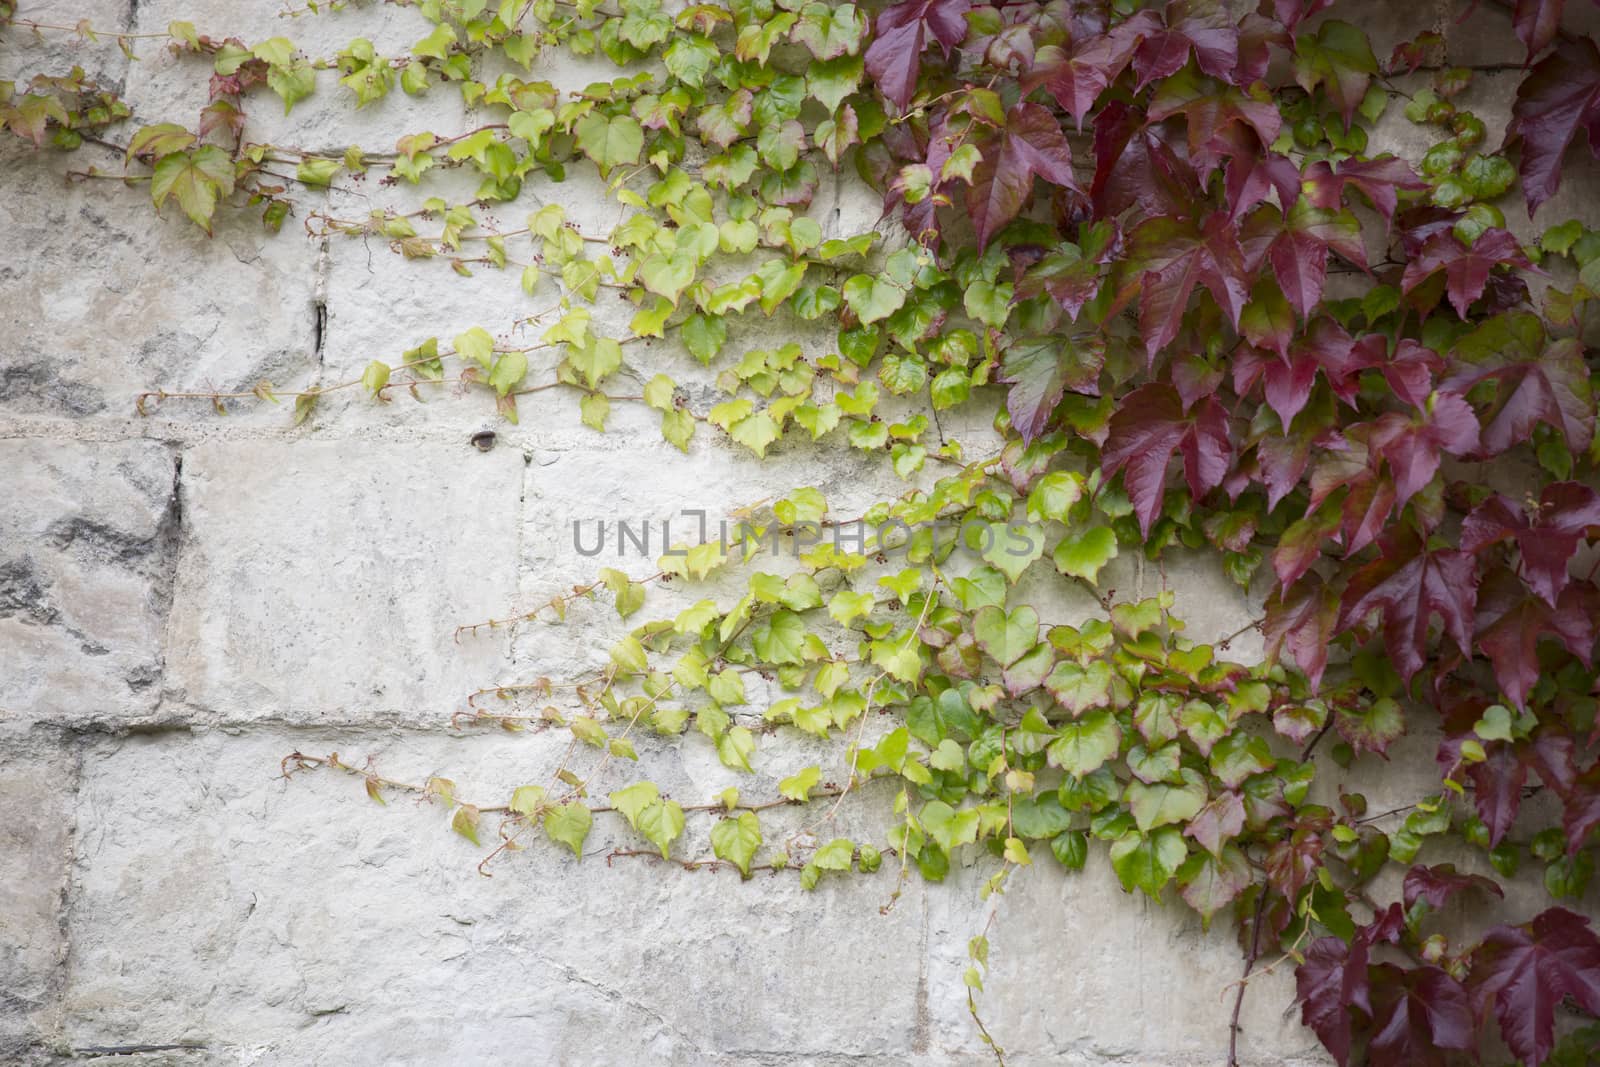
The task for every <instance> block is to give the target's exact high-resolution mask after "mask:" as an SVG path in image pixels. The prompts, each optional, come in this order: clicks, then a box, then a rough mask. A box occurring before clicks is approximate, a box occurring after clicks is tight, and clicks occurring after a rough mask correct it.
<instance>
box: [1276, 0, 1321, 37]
mask: <svg viewBox="0 0 1600 1067" xmlns="http://www.w3.org/2000/svg"><path fill="white" fill-rule="evenodd" d="M1332 3H1333V0H1272V12H1273V14H1274V15H1276V16H1277V18H1278V21H1279V22H1281V23H1283V24H1284V26H1286V27H1288V28H1289V29H1291V30H1292V29H1294V28H1295V27H1296V26H1298V25H1300V23H1302V22H1304V21H1305V20H1306V19H1308V18H1310V17H1311V16H1312V15H1315V14H1316V13H1317V12H1319V11H1321V10H1323V9H1324V8H1326V7H1328V6H1330V5H1331V4H1332Z"/></svg>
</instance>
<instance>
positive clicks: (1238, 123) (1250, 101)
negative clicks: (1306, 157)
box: [1149, 67, 1283, 215]
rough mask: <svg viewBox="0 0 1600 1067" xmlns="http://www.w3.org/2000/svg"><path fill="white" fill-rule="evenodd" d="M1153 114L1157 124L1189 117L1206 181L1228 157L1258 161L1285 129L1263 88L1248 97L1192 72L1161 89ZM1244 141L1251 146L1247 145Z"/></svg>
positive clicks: (1193, 150)
mask: <svg viewBox="0 0 1600 1067" xmlns="http://www.w3.org/2000/svg"><path fill="white" fill-rule="evenodd" d="M1149 115H1150V119H1151V120H1152V121H1154V122H1160V121H1163V120H1165V119H1168V118H1171V117H1172V116H1174V115H1182V116H1183V117H1184V120H1185V122H1184V126H1185V128H1186V129H1187V131H1188V137H1189V158H1190V159H1191V160H1192V161H1193V162H1194V163H1195V165H1196V166H1198V167H1199V168H1200V172H1201V177H1202V179H1203V178H1205V177H1206V176H1207V175H1209V174H1210V173H1211V171H1212V170H1214V169H1215V168H1216V166H1217V165H1218V164H1219V163H1220V162H1221V160H1222V158H1223V157H1224V156H1232V157H1235V158H1237V157H1239V156H1246V157H1251V156H1254V155H1255V154H1256V153H1258V152H1260V151H1261V150H1262V147H1263V146H1265V145H1270V144H1271V143H1272V142H1273V141H1274V140H1276V139H1277V136H1278V130H1279V129H1280V128H1281V127H1282V125H1283V119H1282V117H1281V116H1280V115H1279V114H1278V107H1277V105H1276V104H1274V103H1273V102H1272V98H1271V97H1270V96H1268V95H1267V92H1266V90H1265V89H1264V88H1262V87H1260V86H1257V87H1256V89H1255V91H1254V95H1247V94H1246V93H1244V92H1243V91H1242V90H1240V89H1237V88H1235V87H1233V86H1231V85H1218V84H1217V83H1216V82H1214V81H1211V80H1210V79H1202V78H1201V77H1199V76H1198V75H1196V74H1195V73H1194V71H1193V68H1187V67H1186V68H1184V69H1183V70H1181V71H1179V72H1178V73H1177V74H1174V75H1173V76H1172V77H1170V78H1167V79H1166V80H1165V81H1163V82H1162V83H1161V85H1160V86H1159V87H1158V88H1157V89H1156V91H1155V95H1154V96H1152V97H1151V98H1150V111H1149ZM1243 130H1249V131H1251V134H1253V135H1254V137H1255V138H1257V139H1258V142H1259V143H1252V142H1250V134H1244V135H1242V137H1241V136H1240V131H1243ZM1241 140H1242V141H1243V142H1245V143H1244V145H1242V146H1241V144H1240V142H1241ZM1241 147H1242V148H1243V149H1245V150H1241ZM1234 214H1235V215H1237V209H1235V211H1234Z"/></svg>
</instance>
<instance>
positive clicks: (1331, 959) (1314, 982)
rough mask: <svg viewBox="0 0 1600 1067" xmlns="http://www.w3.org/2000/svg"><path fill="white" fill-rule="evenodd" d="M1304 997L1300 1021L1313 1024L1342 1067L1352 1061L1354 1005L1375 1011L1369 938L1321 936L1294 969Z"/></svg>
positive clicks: (1325, 1045)
mask: <svg viewBox="0 0 1600 1067" xmlns="http://www.w3.org/2000/svg"><path fill="white" fill-rule="evenodd" d="M1294 981H1295V989H1296V991H1297V992H1298V994H1299V998H1300V1021H1301V1022H1302V1023H1303V1024H1305V1025H1306V1026H1309V1027H1310V1028H1311V1029H1312V1031H1313V1032H1314V1033H1315V1034H1316V1035H1317V1038H1318V1040H1320V1041H1321V1042H1322V1044H1323V1046H1324V1047H1326V1048H1327V1050H1328V1052H1329V1053H1330V1054H1332V1056H1333V1058H1334V1060H1335V1061H1336V1062H1337V1063H1338V1064H1339V1067H1344V1065H1345V1064H1346V1063H1348V1062H1349V1061H1350V1041H1351V1035H1350V1024H1351V1016H1350V1009H1351V1008H1359V1009H1360V1010H1362V1011H1364V1012H1366V1013H1367V1014H1368V1015H1371V1014H1372V999H1371V987H1370V985H1369V984H1368V982H1367V941H1366V939H1365V938H1363V937H1357V938H1356V939H1355V941H1354V943H1352V944H1349V945H1347V944H1345V943H1344V942H1343V941H1342V940H1340V939H1339V938H1337V937H1320V938H1318V939H1317V940H1315V941H1313V942H1311V947H1310V948H1308V949H1306V956H1305V962H1304V963H1302V964H1300V965H1299V966H1298V967H1296V968H1295V970H1294Z"/></svg>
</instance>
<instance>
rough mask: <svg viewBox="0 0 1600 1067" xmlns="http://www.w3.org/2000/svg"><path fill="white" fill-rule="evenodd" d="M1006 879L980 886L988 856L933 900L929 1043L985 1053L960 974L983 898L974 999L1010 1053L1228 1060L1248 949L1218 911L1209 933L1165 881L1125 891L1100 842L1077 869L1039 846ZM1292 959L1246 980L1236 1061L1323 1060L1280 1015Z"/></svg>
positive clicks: (1027, 1058)
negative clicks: (1156, 892) (1159, 887)
mask: <svg viewBox="0 0 1600 1067" xmlns="http://www.w3.org/2000/svg"><path fill="white" fill-rule="evenodd" d="M1036 851H1037V853H1038V855H1037V857H1036V858H1035V860H1034V864H1033V866H1032V867H1030V868H1028V869H1026V870H1020V871H1017V872H1016V873H1014V874H1013V875H1012V878H1011V880H1010V882H1009V884H1008V888H1007V890H1006V892H1005V893H1004V894H1003V895H1001V896H997V897H991V898H990V900H989V901H988V902H985V901H982V900H980V899H979V889H980V888H981V887H982V884H983V883H984V881H986V880H987V879H988V877H989V875H990V874H992V873H993V870H992V867H991V866H990V865H988V864H983V863H980V864H977V865H975V866H971V867H966V868H963V869H961V870H960V871H952V872H951V876H950V879H949V881H948V882H947V883H946V884H945V885H943V886H940V887H937V888H935V889H932V890H930V891H929V892H928V894H927V900H928V913H929V921H928V945H929V954H930V958H931V967H930V970H929V976H928V977H929V986H930V989H931V990H932V995H931V996H930V998H929V1009H930V1014H931V1016H932V1018H933V1019H934V1020H935V1024H934V1025H935V1029H934V1034H935V1042H936V1043H937V1045H938V1046H939V1047H940V1048H942V1049H943V1050H945V1051H946V1052H947V1053H949V1054H959V1055H965V1056H967V1057H970V1059H969V1060H968V1062H973V1063H976V1062H979V1061H981V1059H982V1057H983V1055H984V1053H985V1050H984V1047H983V1045H982V1044H981V1043H980V1041H979V1037H978V1034H977V1031H976V1028H975V1027H974V1026H973V1025H972V1020H971V1017H970V1016H969V1015H968V1014H967V1010H966V1009H967V1005H966V991H965V988H964V986H963V983H962V980H961V976H962V974H963V973H964V972H965V971H966V969H967V967H969V966H970V965H971V961H970V960H969V959H968V958H967V952H966V946H967V939H968V938H970V937H973V936H976V935H977V934H979V933H981V932H982V930H983V928H984V925H985V923H986V922H987V921H988V917H989V913H990V911H991V910H994V911H995V912H996V917H995V920H994V924H993V926H992V927H991V928H990V930H989V934H988V936H989V943H990V950H989V951H990V955H989V962H990V968H991V969H990V971H989V974H988V977H987V978H986V979H985V980H984V992H983V993H981V994H979V996H978V1011H979V1014H980V1016H981V1017H982V1019H983V1021H984V1025H985V1026H987V1027H988V1028H989V1031H990V1033H991V1034H993V1036H994V1038H995V1040H996V1041H997V1042H999V1043H1000V1045H1002V1046H1003V1047H1004V1048H1005V1050H1006V1062H1007V1063H1012V1062H1015V1063H1018V1064H1046V1063H1049V1064H1060V1063H1065V1064H1095V1063H1122V1062H1129V1063H1141V1064H1191V1063H1192V1064H1202V1063H1206V1064H1214V1063H1225V1062H1226V1061H1227V1049H1228V1022H1229V1017H1230V1015H1231V1012H1232V1009H1233V994H1234V992H1235V989H1234V988H1231V985H1232V983H1233V982H1235V981H1236V980H1237V979H1238V978H1239V975H1240V973H1241V970H1242V968H1243V961H1242V957H1241V953H1240V950H1239V947H1238V943H1237V941H1236V940H1235V937H1234V931H1233V929H1232V928H1231V926H1230V924H1229V923H1228V922H1227V921H1226V919H1225V918H1223V917H1219V918H1218V920H1217V921H1216V923H1215V924H1214V925H1213V927H1212V929H1211V930H1210V932H1209V933H1207V932H1203V931H1202V930H1201V928H1200V920H1199V918H1198V917H1197V916H1195V915H1194V914H1193V913H1192V912H1190V911H1188V910H1187V909H1186V908H1185V907H1183V906H1182V905H1181V904H1180V903H1175V902H1174V901H1173V899H1172V897H1173V894H1172V890H1171V889H1169V890H1168V892H1167V900H1168V902H1167V904H1166V905H1165V906H1162V905H1157V904H1155V903H1154V902H1152V901H1150V900H1148V898H1146V897H1144V896H1143V895H1142V894H1140V895H1139V896H1138V897H1137V899H1135V898H1132V897H1129V896H1128V895H1126V894H1124V893H1123V891H1122V887H1121V885H1120V884H1119V883H1118V882H1117V878H1116V875H1115V874H1114V873H1113V872H1112V870H1111V864H1110V862H1109V861H1108V860H1107V859H1106V856H1105V853H1104V851H1103V850H1102V849H1099V848H1092V849H1091V854H1090V859H1089V864H1088V866H1087V868H1086V869H1085V870H1083V871H1080V872H1076V873H1068V872H1063V871H1062V870H1061V868H1060V867H1059V866H1057V865H1056V863H1055V861H1054V859H1052V858H1051V857H1050V856H1049V853H1048V850H1047V849H1044V848H1039V849H1037V850H1036ZM1267 962H1270V961H1267ZM1293 999H1294V977H1293V973H1292V971H1290V970H1289V969H1287V968H1279V970H1278V971H1277V972H1274V973H1273V974H1271V975H1268V976H1260V977H1257V978H1256V979H1254V980H1253V981H1252V982H1251V983H1250V990H1249V994H1248V995H1247V996H1246V998H1245V1002H1244V1009H1243V1011H1242V1012H1241V1014H1240V1026H1241V1027H1242V1033H1241V1036H1240V1041H1239V1052H1240V1058H1241V1062H1244V1063H1250V1064H1326V1063H1330V1062H1331V1060H1329V1059H1328V1057H1327V1055H1326V1054H1325V1053H1324V1052H1322V1050H1321V1046H1320V1045H1318V1044H1317V1040H1316V1037H1315V1035H1313V1034H1312V1033H1311V1032H1310V1031H1309V1030H1304V1029H1302V1028H1301V1027H1300V1025H1299V1020H1298V1018H1294V1017H1286V1016H1285V1013H1284V1008H1285V1006H1286V1005H1287V1004H1289V1003H1290V1002H1291V1001H1292V1000H1293Z"/></svg>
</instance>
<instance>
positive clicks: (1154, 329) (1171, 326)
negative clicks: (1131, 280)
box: [1128, 212, 1250, 361]
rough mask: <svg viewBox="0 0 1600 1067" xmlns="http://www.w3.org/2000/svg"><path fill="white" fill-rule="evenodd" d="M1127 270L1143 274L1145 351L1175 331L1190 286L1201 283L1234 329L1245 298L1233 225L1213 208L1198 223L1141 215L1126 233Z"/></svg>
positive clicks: (1141, 321)
mask: <svg viewBox="0 0 1600 1067" xmlns="http://www.w3.org/2000/svg"><path fill="white" fill-rule="evenodd" d="M1129 243H1130V245H1131V248H1130V253H1131V254H1130V258H1129V261H1128V262H1129V264H1130V268H1131V269H1133V270H1135V271H1141V272H1143V280H1144V295H1143V298H1142V299H1141V300H1140V304H1139V328H1140V332H1141V333H1143V334H1144V344H1145V353H1146V355H1147V356H1148V357H1149V358H1150V360H1151V361H1154V359H1155V355H1156V353H1157V352H1159V351H1161V349H1163V348H1165V347H1166V346H1167V345H1168V344H1169V343H1171V341H1172V339H1173V338H1174V337H1176V336H1177V335H1178V327H1179V325H1180V324H1181V323H1182V320H1183V313H1184V311H1185V309H1187V308H1188V306H1189V297H1190V296H1191V295H1192V294H1193V293H1194V290H1195V286H1196V285H1204V286H1205V287H1206V289H1207V290H1209V291H1210V293H1211V295H1212V296H1213V297H1214V298H1216V301H1217V305H1218V306H1219V307H1220V308H1221V309H1222V311H1223V313H1224V314H1225V315H1227V317H1228V321H1229V322H1230V323H1232V324H1233V325H1234V327H1235V328H1237V327H1238V325H1239V313H1240V312H1241V311H1242V310H1243V309H1244V305H1245V303H1246V301H1248V300H1249V299H1250V280H1249V277H1248V276H1247V273H1246V271H1245V264H1244V253H1243V250H1242V249H1241V248H1240V247H1239V228H1238V227H1237V226H1235V225H1234V224H1233V221H1232V220H1231V219H1229V218H1228V217H1227V216H1226V215H1225V214H1223V213H1221V212H1217V213H1216V214H1213V215H1211V216H1210V217H1209V218H1207V219H1206V221H1205V223H1204V224H1203V225H1199V226H1197V225H1196V224H1195V223H1193V222H1190V221H1188V220H1185V219H1176V218H1172V217H1169V216H1162V217H1157V218H1152V219H1146V220H1145V221H1144V222H1143V223H1141V224H1140V225H1139V228H1138V229H1136V230H1134V231H1133V233H1132V234H1131V235H1130V237H1129Z"/></svg>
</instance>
